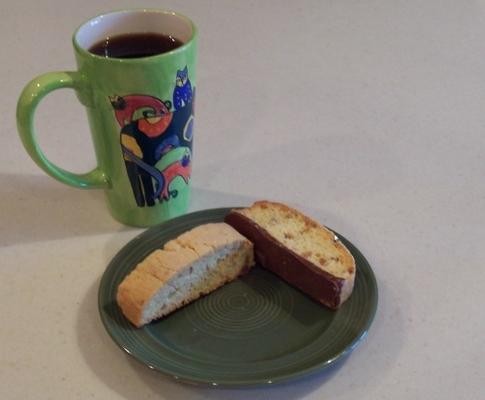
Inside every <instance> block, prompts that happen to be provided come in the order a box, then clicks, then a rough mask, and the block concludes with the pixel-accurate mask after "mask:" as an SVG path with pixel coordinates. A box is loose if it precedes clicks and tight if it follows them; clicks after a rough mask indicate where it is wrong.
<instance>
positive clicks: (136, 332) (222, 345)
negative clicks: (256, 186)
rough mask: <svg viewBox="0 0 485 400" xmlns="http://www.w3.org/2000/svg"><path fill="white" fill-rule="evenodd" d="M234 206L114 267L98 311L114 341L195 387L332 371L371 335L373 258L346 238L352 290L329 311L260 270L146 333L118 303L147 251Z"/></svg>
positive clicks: (140, 242)
mask: <svg viewBox="0 0 485 400" xmlns="http://www.w3.org/2000/svg"><path fill="white" fill-rule="evenodd" d="M229 210H230V209H229V208H218V209H212V210H205V211H199V212H195V213H192V214H187V215H184V216H182V217H179V218H175V219H172V220H170V221H168V222H166V223H164V224H162V225H159V226H156V227H153V228H150V229H148V230H147V231H145V232H144V233H142V234H141V235H139V236H138V237H136V238H135V239H133V240H132V241H131V242H129V243H128V244H127V245H126V246H125V247H124V248H123V249H122V250H121V251H120V252H119V253H118V254H117V255H116V256H115V257H114V259H113V260H112V261H111V263H110V264H109V265H108V268H107V269H106V271H105V273H104V275H103V277H102V279H101V283H100V288H99V298H98V300H99V312H100V314H101V319H102V321H103V323H104V326H105V327H106V330H107V331H108V333H109V334H110V336H111V337H112V339H113V340H114V341H115V342H116V343H117V344H118V345H119V346H120V347H121V348H122V349H124V350H125V351H126V352H127V353H128V354H130V355H131V356H133V357H135V358H136V359H137V360H138V361H140V362H142V363H143V364H145V365H147V366H148V367H150V368H152V369H155V370H158V371H160V372H163V373H165V374H168V375H170V376H171V377H173V378H175V379H177V380H180V381H184V382H190V383H196V384H204V385H210V386H233V387H242V386H254V385H267V384H274V383H279V382H284V381H288V380H291V379H294V378H297V377H300V376H302V375H305V374H308V373H310V372H314V371H317V370H321V369H323V368H327V367H328V366H330V365H331V364H333V363H334V362H335V361H337V360H338V359H340V358H341V357H343V356H344V355H346V354H348V353H349V352H350V351H351V350H352V349H354V348H355V346H356V345H357V344H358V343H359V342H360V340H361V339H362V338H363V337H364V336H365V335H366V334H367V330H368V329H369V326H370V324H371V322H372V319H373V317H374V314H375V311H376V307H377V285H376V280H375V277H374V274H373V272H372V269H371V267H370V266H369V264H368V262H367V261H366V259H365V258H364V257H363V256H362V254H361V253H360V252H359V250H357V249H356V248H355V247H354V246H353V245H352V244H351V243H350V242H349V241H348V240H346V239H345V238H343V237H342V236H340V235H339V237H340V238H341V239H342V241H343V243H344V244H345V245H346V246H347V247H348V249H349V250H350V251H351V253H352V254H353V256H354V258H355V261H356V263H357V276H356V282H355V287H354V291H353V293H352V296H351V297H350V299H349V300H347V301H346V302H345V303H344V304H343V305H342V307H341V308H340V309H339V310H338V311H330V310H329V309H327V308H325V307H324V306H322V305H320V304H318V303H316V302H315V301H313V300H311V299H310V298H309V297H307V296H306V295H304V294H303V293H302V292H300V291H298V290H296V289H294V288H292V287H291V286H289V285H288V284H286V283H285V282H284V281H282V280H281V279H279V278H278V277H277V276H276V275H273V274H272V273H270V272H268V271H266V270H264V269H262V268H259V267H258V266H256V267H255V268H254V269H253V270H252V271H251V272H250V273H249V274H247V275H245V276H244V277H242V278H239V279H238V280H236V281H234V282H232V283H230V284H227V285H226V286H224V287H222V288H220V289H218V290H216V291H215V292H213V293H211V294H209V295H208V296H205V297H203V298H201V299H199V300H197V301H195V302H194V303H192V304H189V305H187V306H185V307H183V308H181V309H180V310H178V311H176V312H174V313H172V314H171V315H170V316H168V317H166V318H163V319H161V320H159V321H157V322H154V323H151V324H149V325H147V326H145V327H143V328H140V329H136V328H134V327H133V326H132V325H131V324H130V323H129V322H128V320H127V319H125V318H124V316H123V315H122V313H121V311H120V309H119V308H118V306H117V305H116V301H115V299H116V288H117V287H118V285H119V283H120V282H121V281H122V280H123V278H124V277H125V276H126V275H127V274H128V273H129V272H130V271H131V270H132V269H133V268H134V267H135V266H136V265H137V263H139V262H140V261H141V260H143V259H144V258H145V257H146V256H147V255H148V254H149V253H151V252H152V251H153V250H155V249H157V248H160V247H162V246H163V244H164V243H165V242H166V241H168V240H170V239H172V238H175V237H177V236H178V235H179V234H181V233H182V232H184V231H186V230H188V229H190V228H192V227H194V226H196V225H200V224H204V223H208V222H220V221H223V219H224V216H225V215H226V214H227V213H228V212H229Z"/></svg>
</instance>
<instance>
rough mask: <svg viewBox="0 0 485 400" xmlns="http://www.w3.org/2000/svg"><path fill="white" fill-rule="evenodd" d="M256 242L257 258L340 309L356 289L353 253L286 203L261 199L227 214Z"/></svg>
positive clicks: (265, 265) (294, 284) (298, 286)
mask: <svg viewBox="0 0 485 400" xmlns="http://www.w3.org/2000/svg"><path fill="white" fill-rule="evenodd" d="M225 221H226V222H227V223H228V224H230V225H232V226H233V227H234V228H235V229H236V230H237V231H239V233H241V234H242V235H244V236H245V237H247V238H248V239H249V240H251V241H252V242H253V244H254V251H255V256H256V260H257V261H258V262H259V263H260V264H261V265H262V266H263V267H265V268H267V269H269V270H270V271H272V272H274V273H275V274H277V275H278V276H280V277H281V278H283V279H284V280H285V281H287V282H288V283H289V284H290V285H292V286H295V287H297V288H298V289H300V290H301V291H303V292H304V293H306V294H307V295H309V296H310V297H312V298H313V299H315V300H317V301H319V302H320V303H322V304H324V305H326V306H327V307H329V308H332V309H337V308H338V307H339V306H340V305H341V304H342V303H343V302H344V301H345V300H347V299H348V298H349V296H350V295H351V293H352V289H353V287H354V279H355V272H356V267H355V261H354V258H353V257H352V254H350V252H349V251H348V249H347V248H346V247H345V246H344V245H343V243H342V242H341V241H340V240H338V238H337V237H336V235H335V234H334V233H333V232H332V231H330V230H329V229H327V228H325V227H323V226H321V225H320V224H318V223H317V222H315V221H313V220H312V219H310V218H308V217H307V216H305V215H303V214H302V213H301V212H299V211H297V210H295V209H293V208H290V207H288V206H286V205H284V204H280V203H274V202H269V201H258V202H256V203H254V204H253V205H252V206H251V207H249V208H244V209H235V210H232V211H231V212H230V213H229V214H228V215H227V216H226V218H225Z"/></svg>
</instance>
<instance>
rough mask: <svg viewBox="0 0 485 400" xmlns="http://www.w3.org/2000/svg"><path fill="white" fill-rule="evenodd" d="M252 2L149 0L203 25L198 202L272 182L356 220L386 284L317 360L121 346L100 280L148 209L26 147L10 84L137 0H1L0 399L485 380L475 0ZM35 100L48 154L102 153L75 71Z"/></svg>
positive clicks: (484, 199) (481, 19) (240, 194)
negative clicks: (84, 186) (287, 374)
mask: <svg viewBox="0 0 485 400" xmlns="http://www.w3.org/2000/svg"><path fill="white" fill-rule="evenodd" d="M204 3H206V4H204ZM259 3H263V2H257V1H244V2H237V5H236V4H235V2H234V4H231V3H230V2H222V1H210V2H209V1H206V2H199V1H195V0H194V1H167V2H165V3H163V6H165V7H166V8H172V9H175V10H178V11H180V12H182V13H185V14H187V15H189V16H191V17H192V18H193V19H194V20H195V21H196V23H197V24H198V26H199V29H200V58H199V67H198V93H199V94H198V102H197V117H196V118H197V122H196V131H195V135H196V142H195V147H194V149H195V163H194V174H193V187H194V196H193V202H192V206H191V208H192V210H198V209H204V208H212V207H218V206H233V205H244V204H250V203H251V201H252V200H255V199H261V198H270V199H274V200H279V201H283V202H287V203H289V204H291V205H293V206H296V207H298V208H301V209H302V210H303V211H305V212H307V213H308V214H310V215H311V216H312V217H314V218H316V219H318V220H319V221H321V222H322V223H325V224H327V225H329V226H331V227H333V228H335V229H336V230H337V231H339V232H341V233H342V234H344V235H345V236H346V237H348V238H349V239H350V240H351V241H352V242H354V244H356V245H357V247H359V248H360V250H361V251H362V252H363V253H364V254H365V256H366V257H367V259H368V260H369V261H370V263H371V265H372V266H373V269H374V272H375V274H376V276H377V280H378V285H379V296H380V297H379V308H378V311H377V315H376V318H375V321H374V324H373V325H372V327H371V330H370V332H369V335H368V336H367V338H366V340H365V341H364V342H363V343H362V344H361V346H359V347H358V348H357V349H356V350H355V351H354V352H353V354H352V355H351V356H350V357H349V358H348V359H347V360H346V361H345V362H344V363H342V365H340V366H339V367H338V368H336V369H333V370H331V371H330V372H324V373H321V374H317V375H316V376H313V377H311V378H307V379H302V380H298V381H296V382H293V383H290V384H285V385H280V386H275V387H271V388H265V389H250V390H213V389H200V388H197V387H192V386H187V385H182V384H179V383H176V382H174V381H172V380H170V379H168V378H166V377H164V376H163V375H161V374H158V373H156V372H153V371H150V370H148V368H146V367H145V366H143V365H141V364H139V363H138V362H136V361H134V360H132V359H130V358H129V357H128V356H127V355H125V354H124V353H123V352H122V351H120V350H119V349H118V347H117V346H116V345H115V344H114V343H113V342H112V341H111V340H110V338H109V337H108V335H107V333H106V332H105V331H104V329H103V327H102V324H101V322H100V319H99V316H98V311H97V298H96V296H97V289H98V284H99V279H100V277H101V275H102V273H103V271H104V269H105V267H106V265H107V264H108V262H109V261H110V259H111V258H112V257H113V256H114V254H115V253H116V252H117V251H118V250H119V249H120V248H121V247H122V246H123V245H124V244H125V243H127V242H128V241H129V240H130V239H131V238H133V237H134V236H135V235H137V234H138V233H139V232H140V230H139V229H133V228H129V227H124V226H122V225H120V224H118V223H117V222H115V221H113V220H112V219H111V217H110V216H109V214H108V212H107V210H106V208H105V206H104V198H103V193H102V192H100V191H81V190H76V189H73V188H69V187H67V186H63V185H62V184H60V183H58V182H57V181H54V180H53V179H51V178H49V177H47V176H46V175H45V174H44V173H43V172H42V171H40V170H39V169H38V168H37V167H36V166H35V164H34V163H33V162H32V161H31V160H30V158H29V157H28V156H27V154H26V152H25V151H24V149H23V148H22V146H21V143H20V140H19V139H18V136H17V133H16V127H15V104H16V101H17V97H18V95H19V93H20V91H21V89H22V87H23V86H24V84H26V83H27V81H29V80H30V79H31V78H33V77H34V76H35V75H38V74H40V73H43V72H47V71H50V70H69V69H73V68H75V63H74V56H73V52H72V49H71V43H70V36H71V33H72V31H73V30H74V28H75V27H76V26H77V25H79V24H80V23H81V22H83V21H84V20H86V19H87V18H89V17H91V16H93V15H96V14H99V13H101V12H104V11H108V10H112V9H119V8H123V7H125V6H134V5H135V6H136V5H137V4H135V3H133V2H130V1H114V0H103V1H95V0H86V1H83V2H79V1H73V0H62V1H61V0H52V1H49V2H34V1H26V0H25V1H13V2H4V3H2V4H1V5H0V15H1V16H2V23H1V24H0V44H1V47H0V48H1V50H2V55H1V63H0V88H1V90H2V95H1V96H0V111H1V112H0V121H1V127H2V133H1V135H0V144H1V148H2V156H1V157H0V193H1V197H0V199H1V200H0V201H1V205H0V226H1V228H0V229H1V233H0V246H1V247H0V260H1V263H0V273H1V275H0V277H1V278H0V315H1V316H2V324H1V325H0V342H1V343H2V345H1V348H0V398H1V399H22V400H26V399H89V398H95V399H128V400H135V399H150V398H159V399H170V400H173V399H184V400H185V399H209V398H210V399H278V400H286V399H288V400H289V399H330V398H332V399H360V400H366V399H372V400H375V399H380V400H384V399H392V400H398V399H440V400H447V399H450V400H451V399H453V400H455V399H466V400H474V399H483V398H484V397H483V396H484V385H483V379H484V378H485V363H484V361H483V360H484V359H485V339H484V335H483V334H484V332H485V312H484V311H483V309H484V308H483V304H484V303H485V290H484V288H483V285H484V282H485V272H484V271H485V268H484V257H483V250H480V248H482V246H483V243H484V242H485V228H484V227H485V184H484V182H485V181H484V178H485V47H484V43H485V2H483V1H459V2H458V1H451V0H447V1H434V0H433V1H427V2H423V1H417V0H412V1H385V0H379V1H366V2H364V1H362V2H357V1H294V2H290V1H265V2H264V4H259ZM81 4H82V6H81ZM140 5H141V4H140ZM143 5H145V6H153V7H160V6H161V5H162V4H161V3H160V2H158V1H149V0H146V1H145V2H144V3H143ZM37 122H38V123H37V128H38V132H39V138H40V142H41V145H42V147H43V148H44V149H45V152H46V153H47V155H48V156H49V157H50V158H51V159H52V160H53V161H55V162H56V163H58V164H60V165H61V166H63V167H65V168H67V169H71V170H75V171H79V172H80V171H87V170H88V169H90V167H92V166H93V165H94V163H95V161H94V154H93V151H92V144H91V140H90V136H89V133H88V126H87V122H86V119H85V113H84V110H83V109H82V106H81V105H80V104H78V103H77V100H76V98H75V96H74V94H73V92H70V91H60V92H57V93H54V94H52V95H51V96H50V97H49V98H48V99H46V100H45V101H44V102H43V103H42V104H41V106H40V108H39V111H38V118H37Z"/></svg>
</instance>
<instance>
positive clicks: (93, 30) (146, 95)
mask: <svg viewBox="0 0 485 400" xmlns="http://www.w3.org/2000/svg"><path fill="white" fill-rule="evenodd" d="M146 32H150V33H157V34H163V35H171V36H172V37H175V38H177V39H178V40H180V41H181V42H182V44H181V45H180V46H179V47H177V48H175V49H173V50H171V51H168V52H165V53H161V54H157V55H153V56H149V57H140V58H108V57H102V56H98V55H95V54H93V53H91V52H90V51H89V49H90V48H91V47H92V46H93V45H94V44H96V43H98V42H99V41H101V40H105V39H106V38H107V37H113V36H117V35H124V34H130V33H146ZM72 40H73V45H74V52H75V55H76V60H77V65H78V70H77V71H73V72H50V73H47V74H44V75H41V76H39V77H37V78H35V79H34V80H32V81H31V82H30V83H29V84H28V85H27V86H26V87H25V89H24V90H23V92H22V94H21V96H20V99H19V101H18V105H17V126H18V131H19V134H20V137H21V139H22V142H23V144H24V146H25V148H26V150H27V152H28V153H29V155H30V156H31V157H32V159H33V160H34V161H35V162H36V163H37V165H38V166H39V167H40V168H42V169H43V170H44V171H45V172H47V173H48V174H49V175H51V176H52V177H54V178H56V179H58V180H59V181H61V182H63V183H66V184H68V185H71V186H75V187H79V188H87V189H90V188H101V189H104V190H105V193H106V199H107V204H108V208H109V210H110V212H111V214H112V215H113V217H114V218H115V219H117V220H118V221H120V222H122V223H125V224H128V225H134V226H141V227H145V226H151V225H156V224H159V223H160V222H162V221H165V220H167V219H169V218H172V217H175V216H177V215H180V214H183V213H185V212H186V211H187V208H188V205H189V198H190V175H191V167H192V139H193V120H194V100H195V66H196V57H197V54H196V52H197V48H196V47H197V30H196V27H195V25H194V24H193V22H192V21H190V20H189V19H188V18H187V17H185V16H183V15H180V14H177V13H174V12H169V11H162V10H147V9H142V10H125V11H117V12H112V13H108V14H104V15H100V16H98V17H95V18H93V19H91V20H89V21H87V22H86V23H84V24H83V25H81V26H80V27H79V28H78V29H77V30H76V32H75V33H74V35H73V39H72ZM61 88H73V89H74V90H75V91H76V94H77V96H78V99H79V100H80V102H81V103H82V104H83V105H84V106H85V107H86V109H87V115H88V119H89V124H90V127H91V134H92V138H93V142H94V148H95V152H96V159H97V163H98V166H97V167H96V168H95V169H94V170H92V171H91V172H88V173H86V174H74V173H71V172H68V171H66V170H64V169H62V168H59V167H58V166H56V165H54V164H53V163H52V162H50V161H49V160H48V159H47V158H46V157H45V155H44V154H43V152H42V150H41V149H40V148H39V145H38V143H37V142H36V138H35V130H34V127H33V119H34V113H35V109H36V107H37V105H38V103H39V101H40V100H41V99H42V98H43V97H44V96H45V95H46V94H48V93H50V92H51V91H53V90H56V89H61Z"/></svg>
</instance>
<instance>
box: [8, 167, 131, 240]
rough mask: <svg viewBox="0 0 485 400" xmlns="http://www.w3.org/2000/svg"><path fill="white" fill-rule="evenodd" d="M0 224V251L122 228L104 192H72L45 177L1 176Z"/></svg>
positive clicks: (74, 189) (73, 190)
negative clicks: (113, 216)
mask: <svg viewBox="0 0 485 400" xmlns="http://www.w3.org/2000/svg"><path fill="white" fill-rule="evenodd" d="M0 221H1V222H2V234H1V235H0V247H2V246H8V245H11V244H17V243H29V242H37V241H45V240H54V239H62V238H69V237H74V236H85V235H93V234H100V233H109V232H117V231H119V230H120V227H123V225H121V224H119V223H118V222H116V221H115V220H114V219H113V218H112V217H111V215H110V214H109V211H108V209H107V207H106V205H105V201H104V194H103V191H102V190H81V189H76V188H71V187H68V186H65V185H63V184H61V183H58V182H56V181H54V180H53V179H52V178H51V177H49V176H43V175H14V174H0ZM125 229H129V228H128V227H126V228H125Z"/></svg>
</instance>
